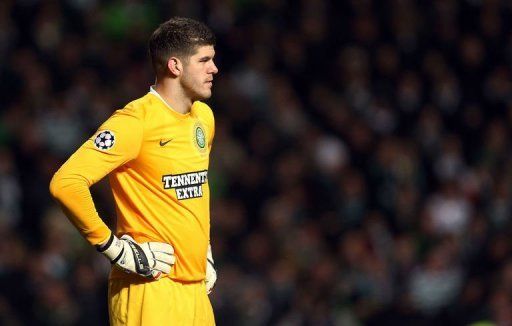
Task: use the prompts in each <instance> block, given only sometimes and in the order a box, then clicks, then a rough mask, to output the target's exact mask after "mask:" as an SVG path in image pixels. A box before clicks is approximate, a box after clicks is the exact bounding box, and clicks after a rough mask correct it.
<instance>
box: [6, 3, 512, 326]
mask: <svg viewBox="0 0 512 326" xmlns="http://www.w3.org/2000/svg"><path fill="white" fill-rule="evenodd" d="M176 15H180V16H188V17H192V18H196V19H199V20H202V21H204V22H206V23H207V24H208V25H209V26H211V28H212V29H213V30H214V32H215V33H216V35H217V38H218V43H217V47H216V50H217V56H216V62H217V64H218V66H219V69H220V73H219V74H218V75H217V78H216V80H215V82H214V96H213V97H212V99H211V100H210V101H209V104H210V105H211V106H212V107H213V109H214V111H215V114H216V136H215V137H216V138H215V141H214V146H213V154H212V160H211V166H210V172H209V176H210V181H209V182H210V184H211V188H212V197H213V199H212V245H213V252H214V257H215V258H216V265H217V267H218V275H219V280H218V283H217V286H216V288H215V291H214V293H213V294H212V295H211V297H210V298H211V300H212V304H213V306H214V309H215V312H216V318H217V323H218V324H219V325H349V326H350V325H431V324H434V323H437V324H441V325H468V324H471V323H476V322H485V321H488V322H493V323H496V324H498V325H512V228H511V226H512V151H510V148H511V140H510V139H511V133H512V128H511V123H512V78H511V77H512V76H511V73H512V71H511V68H512V28H511V27H512V3H511V2H509V1H506V0H460V1H457V0H433V1H417V0H416V1H414V0H386V1H375V0H374V1H371V0H346V1H338V0H315V1H310V0H301V1H291V0H259V1H258V0H210V1H206V0H203V1H199V0H198V1H188V0H173V1H164V0H160V1H152V2H150V1H142V0H111V1H98V0H60V1H43V0H17V1H14V0H3V1H0V324H2V325H23V324H26V325H36V324H37V325H104V324H106V323H107V320H108V316H107V300H106V298H107V290H106V281H107V275H108V271H109V264H108V263H107V261H106V260H105V259H104V257H102V256H101V255H99V254H97V253H96V252H95V251H94V249H93V248H91V247H90V246H89V245H88V244H86V242H85V241H84V240H83V239H82V238H81V236H80V235H79V234H78V232H77V231H76V230H75V229H74V228H73V226H72V225H71V224H70V223H69V222H68V220H67V219H66V217H65V216H64V215H63V214H62V213H61V211H60V209H59V207H57V206H56V204H55V203H54V202H53V201H52V200H51V199H50V196H49V193H48V183H49V180H50V178H51V177H52V175H53V173H54V172H55V171H56V170H57V168H58V167H59V166H60V164H62V163H63V161H64V160H65V159H66V158H67V157H68V156H69V155H70V154H71V153H72V152H73V151H74V150H75V149H76V148H77V147H78V146H79V145H80V144H81V143H82V142H83V141H84V140H85V139H87V138H88V137H90V136H91V135H92V134H93V133H94V131H95V130H96V128H97V127H98V126H99V125H100V123H101V122H102V121H103V120H105V119H106V118H107V117H108V116H109V115H110V114H111V113H112V112H113V111H114V110H115V109H118V108H121V107H123V106H124V104H126V103H128V102H129V101H131V100H132V99H135V98H138V97H140V96H142V95H144V94H145V93H146V92H147V91H148V89H149V86H150V85H151V84H152V83H153V81H154V79H153V78H154V77H153V73H152V71H151V69H150V64H149V61H148V58H147V50H146V46H147V40H148V38H149V35H150V33H151V32H152V30H154V29H155V28H156V26H158V24H159V23H161V22H163V21H165V20H166V19H168V18H170V17H171V16H176ZM92 191H93V196H94V198H95V201H96V204H97V208H98V211H99V212H100V215H101V216H102V217H104V218H105V220H107V221H108V222H109V223H110V225H114V223H115V218H114V216H115V210H114V207H113V202H112V198H111V194H110V191H109V188H108V184H107V183H106V182H100V183H99V184H97V185H95V186H94V187H93V188H92Z"/></svg>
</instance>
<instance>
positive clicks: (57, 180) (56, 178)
mask: <svg viewBox="0 0 512 326" xmlns="http://www.w3.org/2000/svg"><path fill="white" fill-rule="evenodd" d="M62 180H63V179H62V177H61V176H60V175H59V174H58V173H55V174H54V175H53V178H52V180H51V181H50V195H52V197H53V199H55V200H57V201H60V200H59V198H61V197H62V193H63V189H64V186H63V181H62Z"/></svg>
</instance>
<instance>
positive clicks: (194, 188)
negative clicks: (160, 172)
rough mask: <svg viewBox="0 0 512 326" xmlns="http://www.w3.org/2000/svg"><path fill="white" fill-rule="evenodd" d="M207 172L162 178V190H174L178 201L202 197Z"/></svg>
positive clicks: (171, 175) (170, 175) (169, 175)
mask: <svg viewBox="0 0 512 326" xmlns="http://www.w3.org/2000/svg"><path fill="white" fill-rule="evenodd" d="M207 180H208V170H203V171H196V172H190V173H183V174H167V175H164V176H162V183H163V186H164V189H174V190H175V191H176V198H178V199H179V200H183V199H190V198H198V197H203V184H205V183H206V181H207Z"/></svg>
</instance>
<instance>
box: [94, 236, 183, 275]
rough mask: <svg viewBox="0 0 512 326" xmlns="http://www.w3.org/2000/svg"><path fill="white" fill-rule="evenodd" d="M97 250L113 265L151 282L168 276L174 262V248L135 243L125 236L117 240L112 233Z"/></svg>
mask: <svg viewBox="0 0 512 326" xmlns="http://www.w3.org/2000/svg"><path fill="white" fill-rule="evenodd" d="M97 249H98V251H99V252H101V253H103V254H104V255H105V256H107V258H108V259H110V262H111V263H112V264H113V265H117V266H119V267H120V268H121V269H123V270H124V271H126V272H131V273H135V274H138V275H141V276H143V277H145V278H149V279H153V280H157V279H159V278H161V277H162V276H163V274H169V273H170V272H171V267H172V265H174V263H175V262H176V257H175V256H174V248H173V247H172V246H171V245H170V244H168V243H162V242H144V243H137V242H135V240H133V238H132V237H130V236H129V235H127V234H125V235H123V236H122V237H121V238H118V237H116V236H115V235H114V234H113V233H112V234H111V235H110V238H109V239H108V241H107V242H106V243H105V244H103V245H100V246H97Z"/></svg>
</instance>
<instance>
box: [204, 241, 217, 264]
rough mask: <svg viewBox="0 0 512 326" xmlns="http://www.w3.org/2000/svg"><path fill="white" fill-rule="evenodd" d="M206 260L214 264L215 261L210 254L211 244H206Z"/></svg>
mask: <svg viewBox="0 0 512 326" xmlns="http://www.w3.org/2000/svg"><path fill="white" fill-rule="evenodd" d="M206 260H207V261H208V262H209V263H210V264H211V265H212V266H215V262H214V260H213V255H212V245H208V251H207V252H206Z"/></svg>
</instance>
